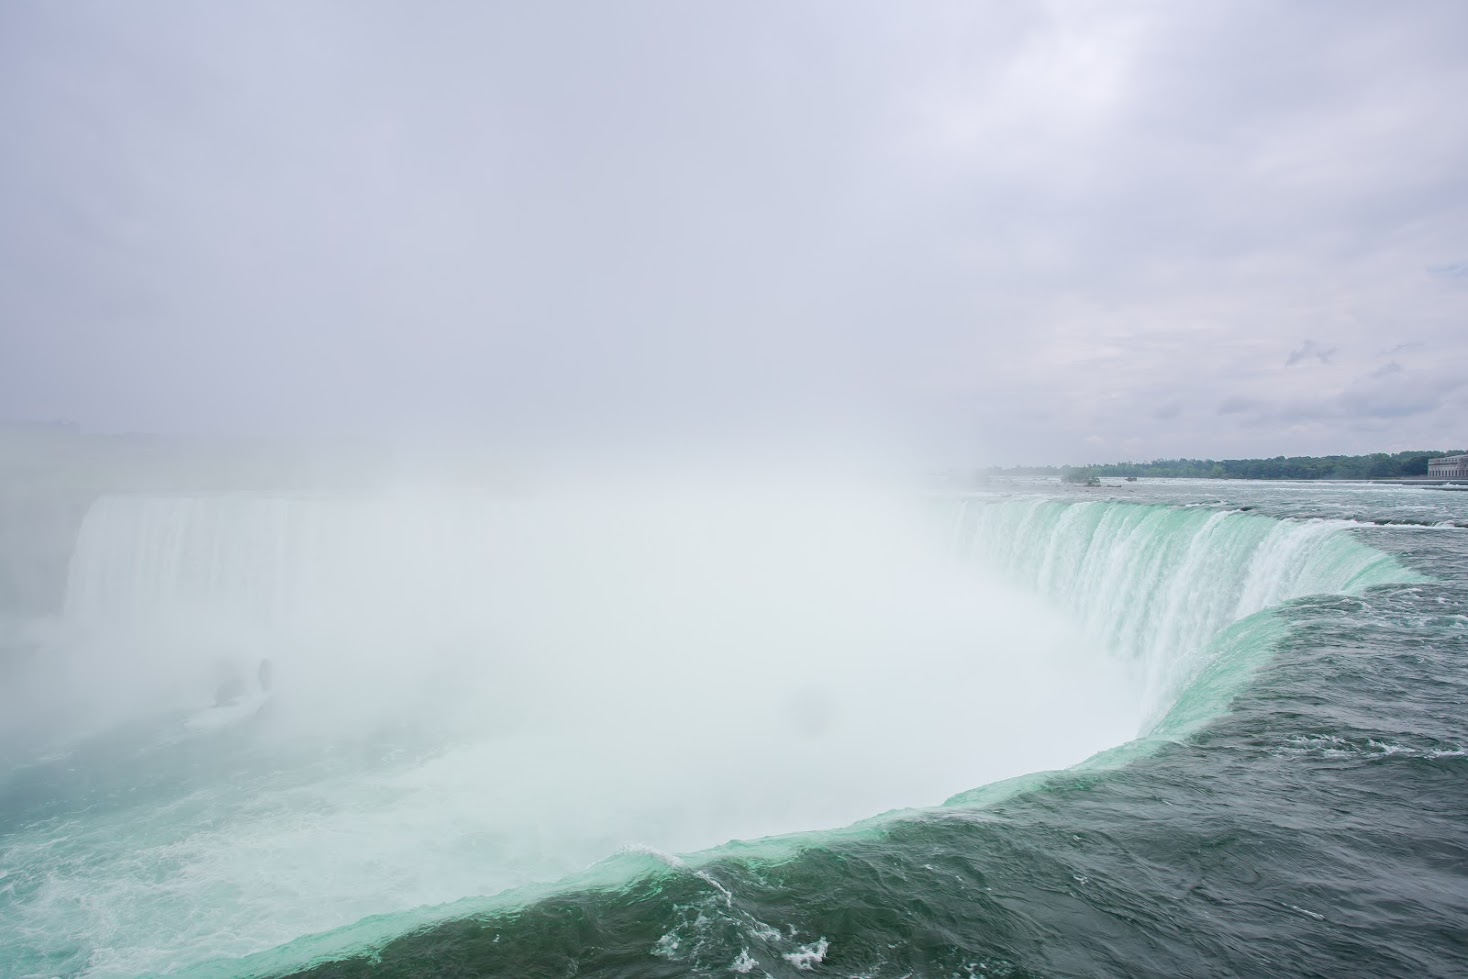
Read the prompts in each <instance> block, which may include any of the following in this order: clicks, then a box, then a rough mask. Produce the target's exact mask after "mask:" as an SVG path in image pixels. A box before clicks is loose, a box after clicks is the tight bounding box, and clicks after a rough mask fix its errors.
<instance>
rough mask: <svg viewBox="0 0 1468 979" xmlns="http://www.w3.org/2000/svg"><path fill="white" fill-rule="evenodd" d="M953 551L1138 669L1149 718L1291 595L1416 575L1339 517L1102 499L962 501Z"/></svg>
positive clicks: (1158, 714) (1345, 589)
mask: <svg viewBox="0 0 1468 979" xmlns="http://www.w3.org/2000/svg"><path fill="white" fill-rule="evenodd" d="M957 544H958V546H960V547H962V548H964V549H966V550H968V551H969V552H970V553H972V554H974V555H976V556H978V557H981V558H982V559H984V560H986V561H988V562H990V563H992V564H994V565H995V566H997V567H999V568H1001V569H1002V570H1003V571H1004V573H1005V574H1006V575H1007V576H1009V577H1010V578H1011V579H1012V580H1014V581H1017V582H1018V583H1020V584H1022V585H1024V586H1026V587H1027V588H1030V589H1033V590H1034V591H1036V592H1038V593H1039V594H1041V595H1044V596H1046V597H1047V598H1049V599H1051V600H1053V601H1056V602H1057V603H1059V604H1060V605H1061V606H1062V607H1064V608H1066V609H1067V610H1069V611H1070V612H1071V613H1072V614H1073V615H1075V616H1076V617H1077V618H1078V620H1079V622H1080V623H1081V626H1082V629H1083V631H1084V632H1085V634H1086V636H1087V637H1089V638H1090V639H1092V640H1093V641H1094V642H1096V643H1098V644H1099V645H1101V646H1102V647H1103V648H1104V649H1106V650H1107V651H1109V652H1110V653H1111V654H1112V655H1116V656H1119V657H1121V658H1122V659H1125V660H1127V661H1130V662H1132V663H1134V664H1136V666H1137V667H1138V669H1139V670H1140V671H1141V673H1142V675H1143V677H1144V703H1145V705H1146V711H1147V716H1148V717H1149V719H1150V720H1151V721H1153V722H1155V721H1157V720H1159V719H1160V718H1161V717H1162V715H1163V714H1165V712H1166V711H1167V710H1168V708H1169V707H1170V706H1171V705H1172V704H1173V703H1174V702H1175V701H1176V700H1177V698H1178V696H1179V695H1180V694H1181V693H1182V691H1183V689H1184V687H1185V686H1186V685H1187V683H1188V682H1189V681H1190V680H1191V679H1192V678H1193V677H1194V676H1196V675H1197V674H1198V672H1199V671H1200V670H1201V669H1202V668H1203V666H1204V665H1206V662H1207V658H1208V650H1209V644H1210V643H1211V641H1212V640H1213V639H1214V637H1216V636H1217V635H1219V634H1220V632H1222V630H1223V629H1224V628H1225V627H1227V626H1229V625H1230V624H1232V623H1235V622H1238V621H1240V620H1242V619H1244V618H1246V617H1248V616H1250V615H1253V614H1254V613H1256V612H1259V611H1262V610H1264V609H1267V608H1269V607H1271V606H1274V605H1278V604H1279V603H1281V602H1284V601H1288V600H1290V599H1292V598H1299V597H1302V596H1305V595H1324V594H1339V593H1351V592H1357V591H1360V590H1361V589H1364V588H1367V587H1370V586H1371V585H1375V584H1386V583H1390V582H1400V581H1411V580H1415V579H1416V577H1417V576H1415V575H1413V574H1412V573H1410V572H1408V571H1406V570H1405V569H1404V568H1402V566H1401V565H1400V564H1398V563H1397V562H1396V561H1395V560H1394V559H1392V558H1391V557H1389V556H1388V555H1386V554H1383V553H1382V552H1380V551H1378V550H1376V549H1374V548H1371V547H1368V546H1366V545H1364V544H1361V543H1359V542H1358V541H1356V540H1354V539H1353V538H1352V537H1351V536H1350V534H1349V533H1347V532H1346V531H1345V530H1344V525H1342V524H1339V523H1335V522H1329V521H1319V520H1312V521H1300V520H1276V519H1273V518H1270V517H1266V516H1261V515H1259V514H1255V513H1248V512H1230V511H1218V510H1212V509H1207V508H1201V507H1175V506H1160V505H1154V506H1147V505H1139V504H1134V503H1125V502H1114V501H1107V500H1090V501H1064V500H1049V499H1040V498H1036V499H1027V500H1018V501H1003V502H990V501H983V500H971V501H966V502H965V503H964V504H963V505H962V509H961V512H960V515H959V517H958V538H957Z"/></svg>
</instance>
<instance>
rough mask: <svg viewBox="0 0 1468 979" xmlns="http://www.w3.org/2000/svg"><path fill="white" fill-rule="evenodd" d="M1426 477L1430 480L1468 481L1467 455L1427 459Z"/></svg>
mask: <svg viewBox="0 0 1468 979" xmlns="http://www.w3.org/2000/svg"><path fill="white" fill-rule="evenodd" d="M1427 475H1428V477H1429V478H1431V479H1468V453H1465V454H1463V455H1456V456H1443V457H1441V458H1439V459H1428V460H1427Z"/></svg>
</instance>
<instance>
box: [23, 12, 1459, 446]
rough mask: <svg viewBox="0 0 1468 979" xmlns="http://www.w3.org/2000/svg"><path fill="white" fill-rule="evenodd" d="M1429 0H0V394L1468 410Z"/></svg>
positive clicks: (220, 419) (1332, 438) (353, 409)
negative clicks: (231, 0) (493, 0)
mask: <svg viewBox="0 0 1468 979" xmlns="http://www.w3.org/2000/svg"><path fill="white" fill-rule="evenodd" d="M1465 92H1468V4H1464V3H1462V2H1461V0H1448V2H1442V3H1434V2H1425V0H1424V2H1411V0H1409V2H1404V3H1400V4H1384V3H1379V2H1365V3H1349V2H1335V0H1332V2H1324V0H1322V2H1313V3H1312V2H1301V3H1281V2H1278V0H1263V2H1247V0H1227V2H1216V3H1210V2H1204V0H1199V2H1188V3H1174V2H1157V3H1138V4H1128V3H1116V2H1113V3H1094V4H1092V3H1033V4H1026V3H1023V2H1018V0H1005V2H996V3H989V4H983V3H951V4H950V3H927V4H919V3H884V4H859V3H850V2H829V3H790V2H778V3H750V2H741V3H726V4H722V5H715V4H695V3H686V2H666V3H661V2H660V3H633V2H623V3H583V4H538V3H537V4H529V3H527V4H520V5H512V4H480V3H463V4H457V3H406V2H403V3H395V4H386V3H365V2H360V0H352V2H340V3H326V2H298V0H292V2H279V3H259V2H251V3H236V4H233V5H225V4H221V3H196V2H192V0H189V2H183V0H180V2H177V3H156V2H137V0H132V2H128V3H112V2H105V3H79V2H66V3H45V2H26V0H19V2H12V3H6V4H4V5H3V6H0V418H29V419H50V418H65V419H73V420H75V421H77V422H80V423H81V424H82V425H84V426H86V427H88V428H92V429H100V430H128V431H154V432H221V433H241V432H258V433H279V432H303V431H304V432H320V433H332V432H360V431H369V430H374V429H378V428H384V427H386V428H395V429H402V430H412V429H421V430H425V431H430V430H439V429H454V430H459V431H478V432H484V433H486V434H489V435H492V436H493V437H498V438H533V439H546V440H551V441H554V440H569V441H574V440H577V439H603V440H609V441H612V442H615V441H616V440H618V439H622V438H626V439H632V438H643V437H648V436H649V435H653V436H655V437H667V438H669V439H677V438H689V439H698V440H701V441H710V440H712V441H717V440H718V439H720V438H723V437H726V436H727V435H728V434H729V433H732V432H739V433H743V434H745V435H748V434H749V433H759V432H765V431H768V432H770V433H775V432H777V431H778V432H783V433H788V432H790V431H800V432H805V433H811V434H812V435H813V436H814V435H815V434H817V433H820V434H832V435H835V434H840V435H842V436H844V437H847V438H858V439H859V438H861V437H865V435H866V434H867V433H872V437H874V438H876V437H878V435H877V433H880V437H882V438H898V439H903V440H907V441H909V442H911V443H913V444H917V443H923V444H924V445H925V446H926V447H927V448H926V450H927V451H931V452H932V453H934V454H935V456H941V457H942V458H944V459H946V460H950V461H954V462H969V461H973V462H980V461H998V462H1006V463H1008V462H1027V461H1034V462H1084V461H1102V460H1112V459H1124V458H1132V459H1142V458H1153V457H1158V456H1173V455H1189V456H1214V457H1220V456H1242V455H1274V454H1278V453H1326V452H1366V451H1375V450H1396V449H1403V448H1415V447H1429V448H1434V447H1448V446H1461V445H1463V444H1464V443H1468V110H1465V109H1464V105H1463V102H1464V93H1465Z"/></svg>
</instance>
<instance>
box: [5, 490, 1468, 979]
mask: <svg viewBox="0 0 1468 979" xmlns="http://www.w3.org/2000/svg"><path fill="white" fill-rule="evenodd" d="M921 511H922V512H921V517H920V519H914V520H911V521H909V520H906V519H905V518H904V519H896V518H893V517H892V512H893V511H892V510H891V508H890V507H888V506H887V505H886V504H885V503H883V504H882V505H880V506H879V505H874V504H871V502H870V501H863V502H860V503H853V502H852V501H850V500H841V501H838V500H836V499H831V500H828V501H826V503H825V504H824V505H822V504H821V503H820V502H818V501H816V500H811V499H805V500H802V501H800V502H799V504H798V505H792V504H790V503H789V502H788V501H784V502H782V501H771V500H765V501H756V502H751V501H749V500H747V499H746V500H738V499H734V498H720V499H712V498H709V497H703V498H701V499H698V500H696V501H689V500H688V499H686V498H682V497H680V498H679V499H678V500H677V501H673V500H670V499H660V500H655V501H646V500H644V501H642V502H640V503H635V502H634V503H629V502H627V501H617V502H605V501H604V502H603V503H602V504H598V505H591V504H587V503H586V502H584V501H582V502H581V503H580V504H578V505H577V506H575V507H568V506H567V505H566V504H565V501H558V502H556V503H555V504H554V505H552V504H545V505H541V504H537V503H533V502H525V501H521V502H519V503H516V504H515V505H513V506H508V505H506V504H505V503H504V502H503V501H494V500H486V499H481V498H477V497H468V496H465V495H464V494H456V495H453V496H451V497H436V498H434V499H433V500H431V501H430V500H427V499H425V498H423V497H402V496H399V497H395V498H393V499H384V498H365V497H354V498H344V497H322V496H311V497H299V496H283V495H280V494H275V495H260V494H255V495H249V494H234V495H229V494H226V495H218V494H215V495H189V494H176V493H175V494H166V495H141V494H133V495H127V496H104V497H102V498H100V499H98V500H97V501H95V502H93V503H92V504H91V505H90V508H89V509H88V510H87V511H86V516H85V519H84V520H81V521H79V522H78V523H77V526H76V533H75V535H74V542H73V543H72V545H71V547H72V551H71V553H70V555H69V557H68V560H67V574H66V577H65V584H64V588H62V589H61V592H62V594H61V595H59V596H58V601H57V602H56V603H55V608H54V610H52V611H49V612H44V611H37V610H36V609H34V608H31V609H27V610H26V612H25V614H20V613H19V612H15V613H12V614H11V616H10V617H9V619H8V620H7V624H6V625H5V626H4V628H6V629H7V630H8V632H7V640H6V641H7V644H8V645H7V649H8V650H9V652H8V653H7V655H8V657H9V658H8V659H7V661H6V662H7V664H8V666H7V668H8V669H9V670H10V671H11V672H10V675H11V676H12V677H13V678H14V682H16V683H20V682H24V683H26V684H29V685H30V686H29V687H27V689H28V690H31V691H34V697H33V698H32V699H33V700H35V701H36V702H37V703H38V704H42V703H43V702H44V707H45V712H44V713H46V716H47V717H51V716H52V715H53V714H54V715H55V717H56V718H58V719H56V720H55V721H54V723H50V724H46V723H43V722H42V719H40V718H39V717H37V718H31V719H28V721H27V723H25V724H24V725H21V724H14V725H13V726H12V728H11V729H10V730H11V734H10V736H9V743H8V745H7V750H6V752H5V758H4V763H5V766H6V767H5V769H4V774H3V775H0V832H3V834H4V835H3V837H0V973H3V974H5V975H23V976H59V975H67V976H72V975H76V976H118V975H140V974H182V975H213V976H235V975H262V976H263V975H299V974H310V975H318V976H437V975H445V974H456V975H513V976H533V975H547V976H549V975H556V976H561V975H569V974H590V975H607V976H612V975H616V976H659V975H666V976H676V975H729V974H748V975H756V976H758V975H771V976H794V975H807V974H819V975H840V976H873V977H875V976H892V977H900V976H907V975H912V976H971V975H1010V976H1031V975H1034V976H1091V975H1129V976H1177V975H1190V976H1209V975H1217V976H1237V975H1257V976H1278V975H1330V976H1342V975H1363V976H1365V975H1370V976H1386V975H1432V976H1436V975H1443V976H1447V975H1456V974H1464V973H1465V972H1468V939H1465V937H1464V936H1465V935H1468V817H1465V815H1464V814H1465V813H1468V707H1465V701H1468V669H1465V666H1464V657H1465V654H1468V529H1465V528H1468V494H1461V493H1455V492H1450V491H1442V490H1433V489H1426V488H1416V487H1396V486H1377V485H1367V484H1360V485H1354V484H1351V485H1348V484H1264V483H1245V482H1233V481H1231V482H1213V481H1151V480H1143V481H1139V482H1137V483H1121V482H1117V483H1115V484H1111V483H1110V481H1108V485H1106V486H1103V487H1100V488H1093V489H1077V488H1067V487H1061V486H1059V485H1058V484H1013V485H1007V486H998V487H990V488H989V489H988V490H987V491H985V492H984V493H982V494H976V495H973V496H969V497H962V496H957V497H943V498H939V499H933V500H929V501H927V502H926V504H925V505H924V506H923V507H922V508H921ZM265 655H268V656H269V658H270V659H271V661H272V663H273V664H274V665H275V673H276V676H277V680H276V682H275V684H274V686H275V690H274V691H273V693H272V695H271V697H270V698H269V700H266V701H263V706H262V708H261V709H260V710H258V711H253V712H251V713H249V714H248V715H246V716H245V717H244V718H243V719H236V718H228V717H226V718H219V717H217V716H216V715H213V714H211V713H210V709H209V706H208V705H209V702H210V699H211V691H212V690H213V683H214V682H215V680H216V679H217V676H216V675H215V674H212V673H210V671H211V670H217V669H222V668H224V667H222V666H221V663H222V662H224V661H226V660H229V659H230V658H234V659H238V660H241V661H243V662H246V663H247V665H249V666H253V664H254V662H255V661H256V660H257V659H258V658H260V657H262V656H265ZM344 663H355V664H357V665H356V668H354V669H350V670H347V669H344V668H343V664H344ZM79 673H80V675H81V676H82V677H83V678H85V679H88V680H89V681H90V682H86V683H80V684H78V682H77V676H78V674H79ZM63 688H64V689H73V688H74V689H76V690H78V691H83V692H84V693H85V696H81V695H80V694H78V695H77V696H74V697H72V698H70V699H69V700H68V701H67V702H66V703H65V704H60V703H57V704H52V703H49V702H45V693H46V691H49V690H55V689H63ZM144 703H146V704H147V709H136V710H126V711H124V710H123V709H122V706H121V705H136V704H144ZM16 709H17V710H19V709H21V707H19V706H18V707H17V708H16ZM36 711H37V713H38V714H39V713H42V711H41V707H40V706H37V707H36ZM63 715H64V716H63Z"/></svg>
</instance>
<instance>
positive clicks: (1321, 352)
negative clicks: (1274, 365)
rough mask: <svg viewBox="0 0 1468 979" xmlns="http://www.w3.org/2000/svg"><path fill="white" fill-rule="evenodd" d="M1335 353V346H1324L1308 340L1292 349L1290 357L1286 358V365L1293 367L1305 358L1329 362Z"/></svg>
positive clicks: (1324, 362)
mask: <svg viewBox="0 0 1468 979" xmlns="http://www.w3.org/2000/svg"><path fill="white" fill-rule="evenodd" d="M1335 355H1336V348H1335V347H1322V346H1320V345H1319V344H1318V343H1316V342H1315V341H1314V340H1306V341H1305V342H1304V343H1302V344H1300V345H1299V346H1298V347H1296V348H1295V349H1294V350H1291V351H1290V355H1289V357H1287V358H1285V366H1286V367H1293V366H1295V365H1296V364H1298V363H1300V362H1301V361H1305V360H1318V361H1320V362H1321V363H1322V364H1328V363H1330V359H1331V358H1332V357H1334V356H1335Z"/></svg>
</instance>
